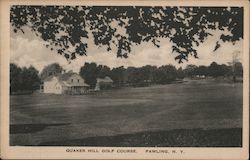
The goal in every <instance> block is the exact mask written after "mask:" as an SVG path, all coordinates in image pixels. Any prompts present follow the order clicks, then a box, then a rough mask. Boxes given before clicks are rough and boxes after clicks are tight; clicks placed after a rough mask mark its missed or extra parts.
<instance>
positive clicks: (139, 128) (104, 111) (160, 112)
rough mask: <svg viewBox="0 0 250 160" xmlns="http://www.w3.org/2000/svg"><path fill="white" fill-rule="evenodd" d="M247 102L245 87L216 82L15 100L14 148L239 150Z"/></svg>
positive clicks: (12, 98)
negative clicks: (197, 147) (224, 148)
mask: <svg viewBox="0 0 250 160" xmlns="http://www.w3.org/2000/svg"><path fill="white" fill-rule="evenodd" d="M242 101H243V100H242V83H237V84H232V83H225V82H218V81H215V80H190V81H187V82H184V83H180V84H168V85H155V86H150V87H139V88H121V89H115V90H108V91H102V92H98V93H96V94H91V95H79V96H69V95H48V94H33V95H18V96H10V124H11V125H10V145H78V146H80V145H88V146H95V145H99V146H100V145H103V146H105V144H106V145H108V143H110V145H113V146H189V145H190V146H203V145H202V144H203V138H204V141H210V142H211V144H210V143H209V142H204V144H206V145H207V146H209V145H210V146H223V145H225V146H228V145H229V146H230V145H231V146H240V145H241V128H242ZM215 131H218V132H216V135H215V134H213V132H215ZM151 133H152V134H151ZM234 134H235V135H234ZM176 135H179V136H176ZM185 135H186V137H185ZM143 136H144V138H143ZM164 136H166V137H167V138H166V139H165V140H166V142H164V138H163V139H162V137H164ZM169 136H170V137H169ZM171 136H172V137H171ZM206 136H207V137H206ZM209 136H210V138H209ZM112 137H113V138H112ZM131 137H134V139H133V138H132V139H131ZM190 137H192V139H189V140H188V141H187V143H184V144H181V143H179V142H183V141H186V138H190ZM138 138H140V139H141V141H140V140H138ZM178 138H182V140H180V139H178ZM136 139H137V140H138V141H136V142H135V140H136ZM152 139H154V140H152ZM228 139H230V140H231V141H230V142H231V143H233V144H230V142H228V143H229V144H228V143H227V142H226V141H228ZM213 140H214V142H213ZM151 141H153V142H151ZM234 141H235V143H234ZM102 142H103V143H102ZM174 142H178V143H179V144H176V143H174Z"/></svg>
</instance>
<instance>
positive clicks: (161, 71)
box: [156, 65, 177, 84]
mask: <svg viewBox="0 0 250 160" xmlns="http://www.w3.org/2000/svg"><path fill="white" fill-rule="evenodd" d="M156 76H157V77H156V79H157V83H160V84H166V83H170V82H172V81H174V80H175V79H176V77H177V70H176V68H175V67H174V66H173V65H165V66H161V67H159V68H158V70H157V74H156Z"/></svg>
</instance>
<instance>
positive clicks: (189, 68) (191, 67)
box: [184, 64, 197, 77]
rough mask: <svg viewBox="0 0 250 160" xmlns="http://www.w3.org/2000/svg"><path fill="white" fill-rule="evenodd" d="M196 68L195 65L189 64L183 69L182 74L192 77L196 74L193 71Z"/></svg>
mask: <svg viewBox="0 0 250 160" xmlns="http://www.w3.org/2000/svg"><path fill="white" fill-rule="evenodd" d="M196 69H197V66H196V65H193V64H189V65H187V67H186V68H185V69H184V74H185V75H186V76H188V77H193V76H195V75H196V73H195V71H196Z"/></svg>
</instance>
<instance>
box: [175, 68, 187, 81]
mask: <svg viewBox="0 0 250 160" xmlns="http://www.w3.org/2000/svg"><path fill="white" fill-rule="evenodd" d="M176 76H177V78H179V79H183V78H184V77H185V75H184V72H183V70H182V68H181V67H180V68H178V69H177V73H176Z"/></svg>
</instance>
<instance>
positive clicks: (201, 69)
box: [194, 66, 209, 76]
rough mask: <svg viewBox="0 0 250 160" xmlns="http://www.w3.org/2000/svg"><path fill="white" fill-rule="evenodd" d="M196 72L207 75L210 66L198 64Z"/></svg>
mask: <svg viewBox="0 0 250 160" xmlns="http://www.w3.org/2000/svg"><path fill="white" fill-rule="evenodd" d="M194 74H196V75H204V76H207V75H208V74H209V73H208V67H206V66H198V67H197V68H195V70H194Z"/></svg>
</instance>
